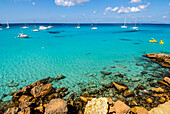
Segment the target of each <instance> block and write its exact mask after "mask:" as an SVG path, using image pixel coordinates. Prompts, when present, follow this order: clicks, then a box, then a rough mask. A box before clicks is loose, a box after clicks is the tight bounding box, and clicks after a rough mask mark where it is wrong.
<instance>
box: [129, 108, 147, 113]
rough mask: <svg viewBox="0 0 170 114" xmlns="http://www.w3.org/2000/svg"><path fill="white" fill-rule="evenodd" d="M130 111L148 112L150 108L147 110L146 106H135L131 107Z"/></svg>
mask: <svg viewBox="0 0 170 114" xmlns="http://www.w3.org/2000/svg"><path fill="white" fill-rule="evenodd" d="M130 111H131V112H133V113H135V114H148V110H146V109H145V108H144V107H134V108H131V110H130Z"/></svg>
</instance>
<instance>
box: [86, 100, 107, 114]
mask: <svg viewBox="0 0 170 114" xmlns="http://www.w3.org/2000/svg"><path fill="white" fill-rule="evenodd" d="M107 112H108V104H107V98H99V99H96V98H93V99H92V100H91V101H88V103H87V105H86V107H85V112H84V114H107Z"/></svg>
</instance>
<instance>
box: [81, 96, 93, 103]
mask: <svg viewBox="0 0 170 114" xmlns="http://www.w3.org/2000/svg"><path fill="white" fill-rule="evenodd" d="M80 99H81V100H82V101H84V102H88V101H91V100H92V99H93V97H83V96H80Z"/></svg>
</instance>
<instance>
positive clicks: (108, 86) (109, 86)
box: [102, 83, 114, 88]
mask: <svg viewBox="0 0 170 114" xmlns="http://www.w3.org/2000/svg"><path fill="white" fill-rule="evenodd" d="M102 86H103V87H105V88H112V87H113V86H114V85H113V83H109V84H107V85H102Z"/></svg>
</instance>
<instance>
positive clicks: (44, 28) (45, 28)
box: [39, 26, 48, 30]
mask: <svg viewBox="0 0 170 114" xmlns="http://www.w3.org/2000/svg"><path fill="white" fill-rule="evenodd" d="M47 29H48V27H44V26H40V27H39V30H47Z"/></svg>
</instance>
